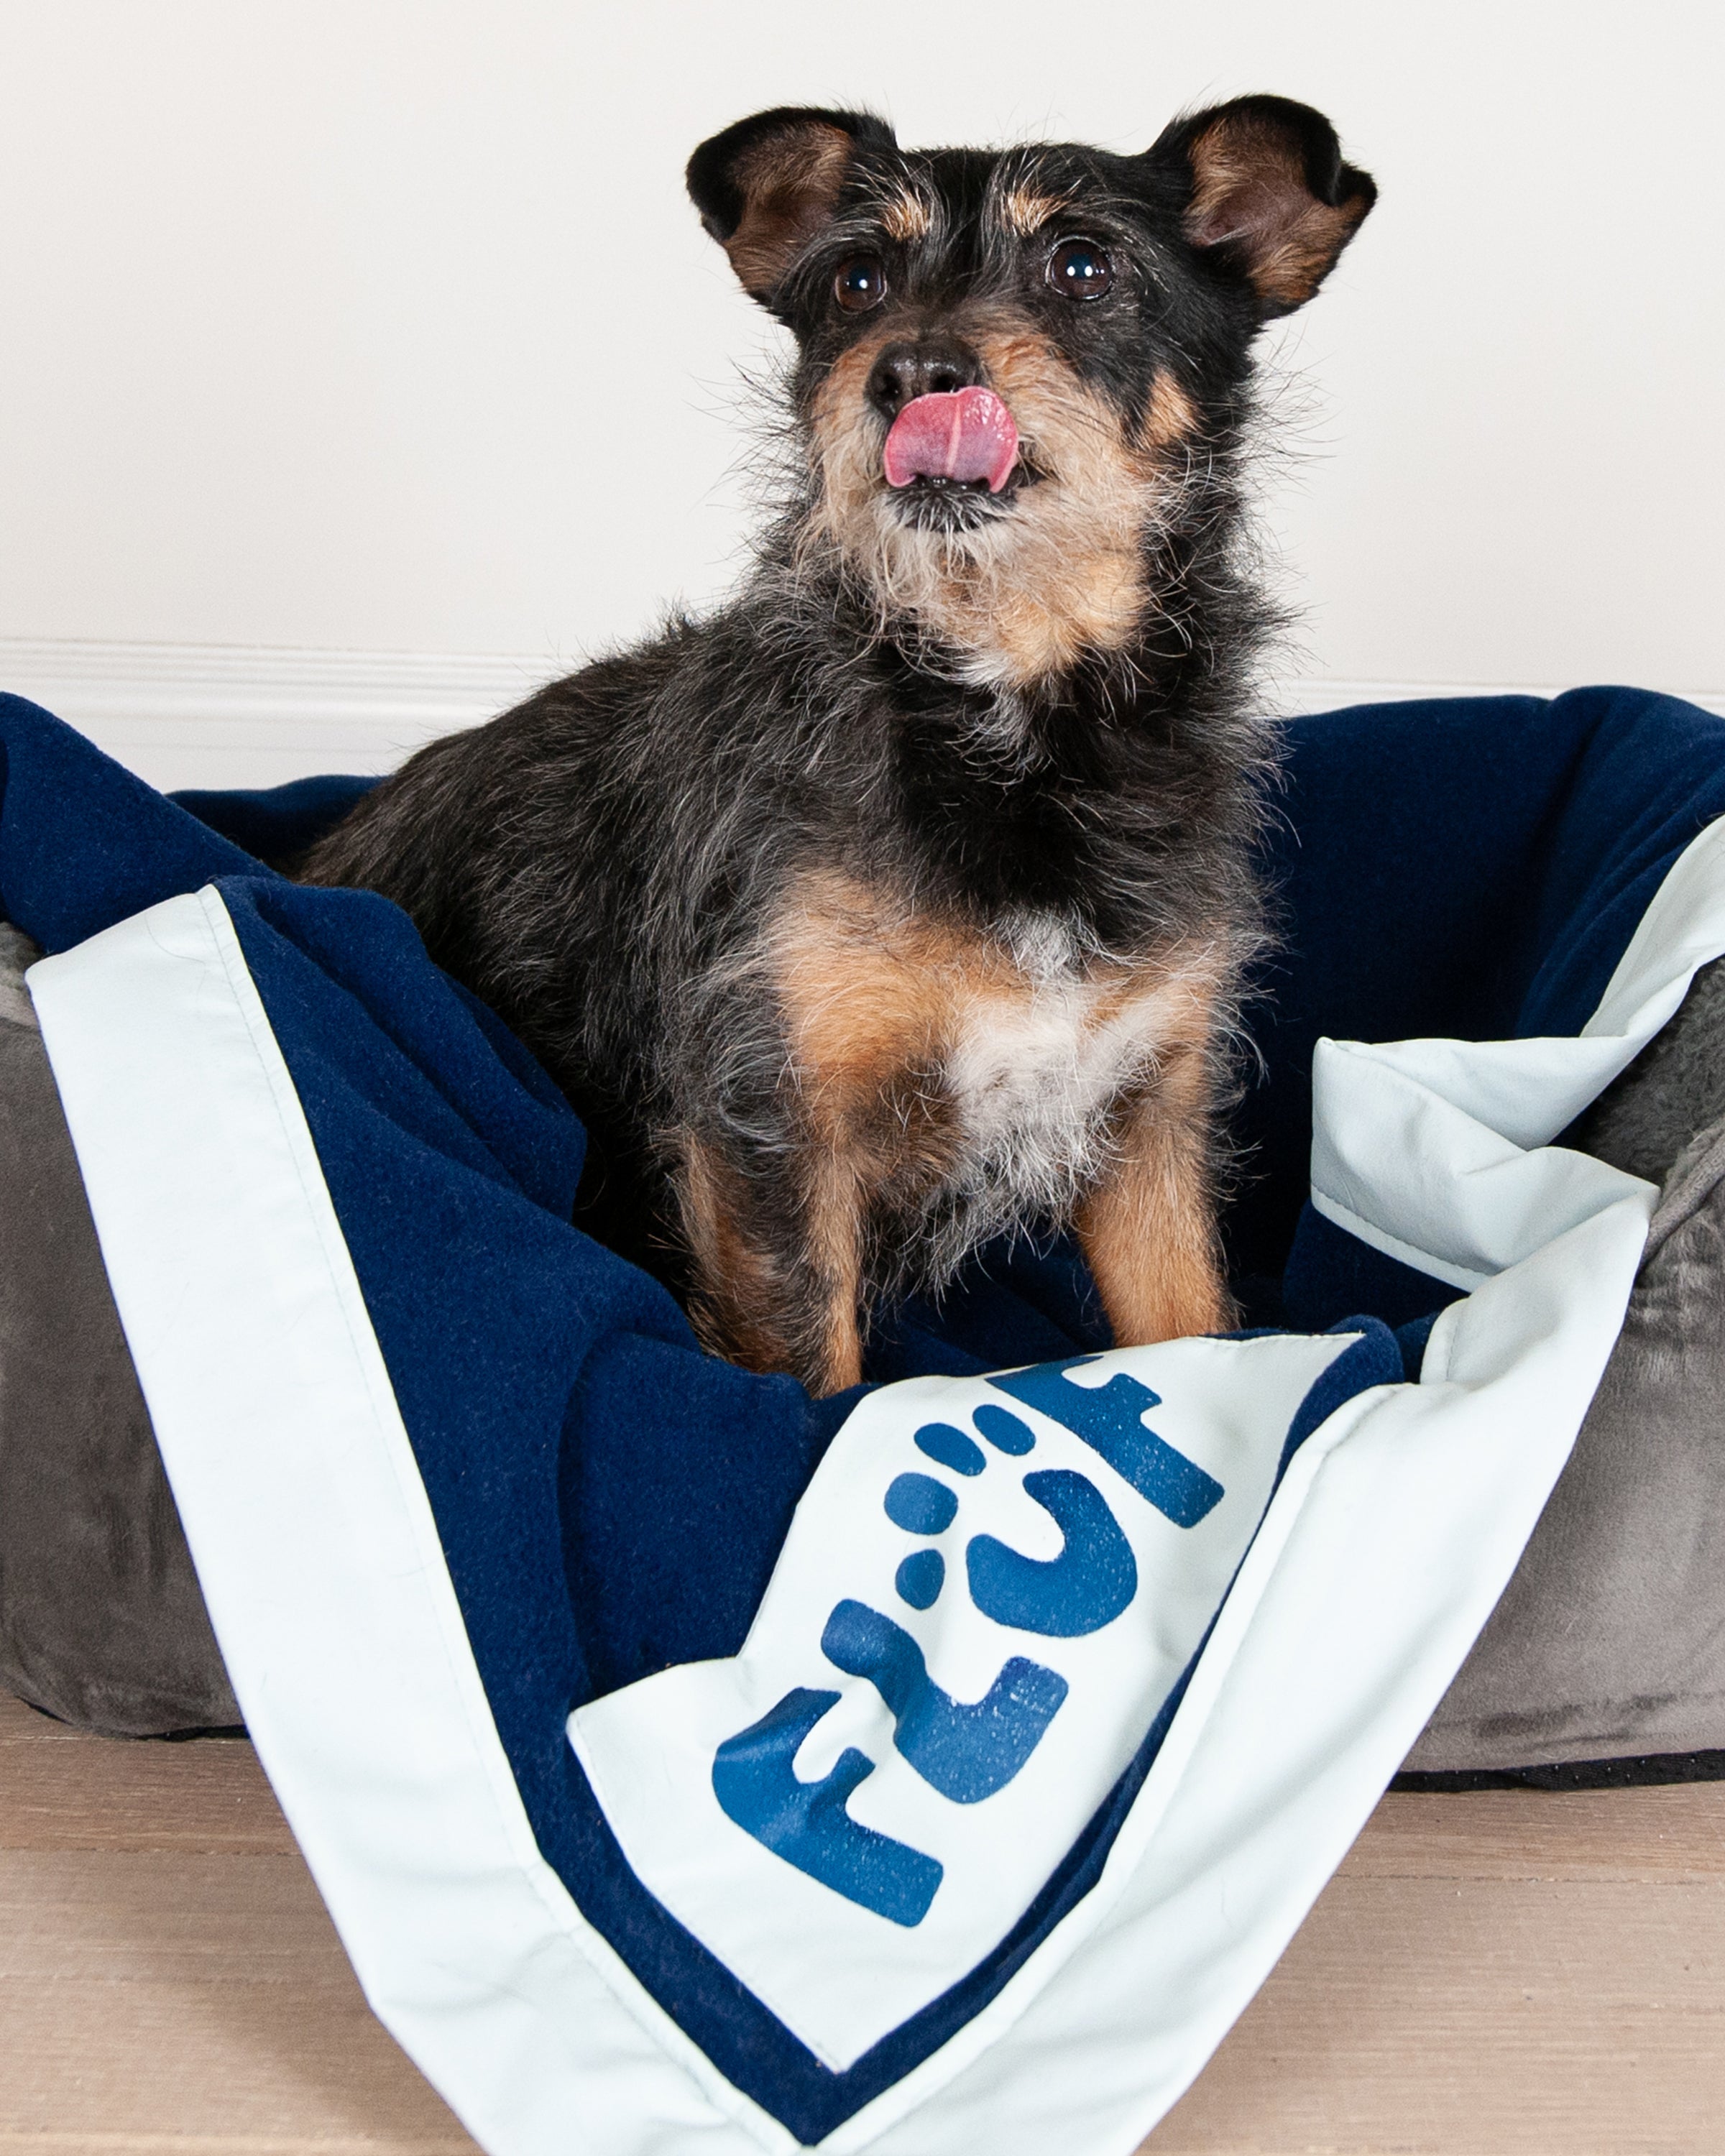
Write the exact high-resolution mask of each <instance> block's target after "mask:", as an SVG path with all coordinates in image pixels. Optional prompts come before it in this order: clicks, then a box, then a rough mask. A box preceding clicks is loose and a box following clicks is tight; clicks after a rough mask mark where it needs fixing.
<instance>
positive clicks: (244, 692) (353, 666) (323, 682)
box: [0, 637, 1725, 787]
mask: <svg viewBox="0 0 1725 2156" xmlns="http://www.w3.org/2000/svg"><path fill="white" fill-rule="evenodd" d="M577 663H578V661H575V660H570V659H568V658H567V657H564V658H562V659H559V658H558V657H557V656H554V655H544V656H538V657H535V656H530V655H528V654H521V653H516V654H511V653H490V652H485V653H464V654H441V653H434V652H421V651H309V650H299V649H284V648H280V647H275V646H265V645H240V644H126V643H118V642H115V643H105V642H95V641H89V642H85V641H81V640H74V639H52V638H28V637H0V691H8V692H10V693H11V694H13V695H15V696H28V697H29V698H30V699H31V701H33V702H34V703H38V704H41V705H43V706H45V708H46V709H48V710H49V711H53V712H54V713H55V714H56V715H57V716H59V717H60V718H63V719H64V720H65V721H66V722H67V723H68V724H69V725H70V726H76V727H77V728H78V729H79V731H80V732H81V733H85V734H87V735H89V737H90V739H91V740H92V741H94V742H96V743H97V744H98V745H99V746H100V747H102V748H104V749H105V750H106V752H108V754H109V755H110V756H111V757H116V759H117V760H118V761H119V762H121V763H124V764H126V765H127V766H128V767H130V768H131V770H133V771H135V772H136V773H138V774H139V776H140V777H141V778H146V779H147V780H149V782H150V783H151V785H154V786H161V787H176V786H274V785H278V784H280V783H281V782H282V781H283V780H284V779H289V778H302V777H304V776H305V775H306V774H308V773H312V772H320V771H356V772H382V771H389V770H392V769H393V767H395V766H396V765H397V764H398V763H399V762H401V760H402V758H403V757H405V756H407V755H408V754H410V753H411V752H412V751H413V750H414V749H416V748H418V747H420V746H421V744H422V743H424V742H428V741H430V740H433V739H434V737H436V736H438V735H439V734H445V733H449V732H452V731H454V729H455V728H457V727H459V726H473V725H476V724H477V723H478V722H479V721H480V720H482V719H487V718H491V717H493V716H495V714H496V713H498V712H499V711H506V710H507V709H508V708H509V706H511V704H516V703H519V702H520V701H521V698H522V697H523V696H529V695H531V692H532V691H533V690H535V689H536V688H538V687H539V686H540V685H542V683H544V682H546V681H548V680H552V679H554V678H555V677H556V676H557V675H559V674H562V673H566V672H567V671H568V670H569V669H570V667H571V665H574V664H577ZM1557 693H1558V689H1557V686H1555V685H1552V684H1549V683H1527V682H1521V683H1516V684H1513V685H1505V684H1502V683H1497V682H1489V683H1488V682H1455V681H1344V680H1316V679H1310V678H1308V679H1306V680H1297V681H1289V682H1284V683H1281V684H1278V685H1277V687H1276V691H1275V693H1274V696H1273V697H1272V698H1271V703H1272V706H1273V708H1275V709H1276V710H1279V711H1288V712H1298V711H1336V710H1340V709H1341V708H1342V707H1343V706H1345V705H1348V704H1368V703H1385V702H1399V701H1403V700H1404V699H1406V698H1409V697H1414V696H1507V695H1523V696H1555V695H1556V694H1557ZM1676 693H1678V694H1681V695H1686V696H1688V698H1689V701H1691V702H1692V703H1696V704H1700V705H1702V706H1703V707H1704V708H1705V709H1707V710H1708V711H1717V712H1718V713H1719V714H1720V715H1721V716H1725V690H1701V691H1698V692H1697V691H1696V690H1678V691H1676Z"/></svg>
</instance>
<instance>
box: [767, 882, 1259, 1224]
mask: <svg viewBox="0 0 1725 2156" xmlns="http://www.w3.org/2000/svg"><path fill="white" fill-rule="evenodd" d="M770 945H771V953H772V957H771V963H772V970H773V978H774V983H775V987H776V989H777V993H778V1000H779V1007H780V1012H781V1015H782V1019H783V1025H784V1029H785V1037H786V1047H787V1050H788V1060H789V1065H790V1069H791V1070H792V1073H793V1078H794V1082H795V1084H796V1086H797V1088H798V1093H799V1095H800V1096H801V1099H802V1101H803V1107H804V1111H805V1113H806V1114H807V1116H808V1118H809V1122H810V1123H811V1125H812V1126H813V1128H814V1132H815V1134H816V1135H817V1136H818V1137H819V1138H820V1139H821V1140H822V1141H823V1142H827V1143H829V1144H837V1145H839V1146H841V1147H847V1148H849V1147H860V1149H861V1150H862V1151H863V1152H865V1153H866V1154H867V1156H868V1158H869V1161H870V1167H871V1168H873V1169H874V1170H875V1172H876V1173H880V1172H882V1171H884V1173H885V1175H886V1179H887V1182H888V1185H889V1188H890V1189H891V1190H894V1191H896V1193H897V1194H898V1195H899V1196H900V1197H901V1200H902V1202H905V1203H906V1204H911V1205H913V1206H914V1205H916V1204H919V1203H923V1202H926V1200H927V1198H928V1197H929V1196H930V1195H931V1194H932V1193H936V1192H939V1193H944V1194H945V1195H946V1196H947V1197H948V1198H949V1199H956V1200H957V1201H958V1202H959V1203H960V1204H961V1206H962V1208H963V1210H964V1212H965V1214H966V1215H967V1219H966V1224H965V1226H964V1228H963V1231H962V1240H963V1241H964V1242H966V1243H968V1242H970V1241H972V1240H974V1239H975V1238H976V1236H978V1235H983V1234H987V1233H988V1232H990V1231H991V1230H992V1229H993V1228H994V1227H995V1226H998V1225H1000V1224H1005V1223H1007V1222H1009V1221H1011V1220H1017V1219H1022V1218H1023V1217H1024V1215H1025V1214H1026V1213H1027V1212H1029V1211H1034V1212H1036V1213H1040V1214H1043V1215H1045V1216H1047V1215H1054V1216H1056V1217H1058V1216H1060V1215H1062V1214H1067V1213H1070V1209H1071V1207H1072V1205H1073V1204H1074V1203H1075V1202H1076V1199H1078V1197H1079V1196H1080V1194H1081V1192H1082V1190H1083V1189H1084V1188H1085V1187H1086V1185H1087V1184H1088V1183H1091V1182H1092V1181H1093V1180H1094V1179H1095V1178H1096V1175H1097V1174H1098V1173H1099V1172H1100V1171H1101V1169H1102V1168H1103V1167H1104V1166H1105V1165H1106V1160H1107V1158H1108V1154H1109V1150H1110V1147H1111V1143H1112V1142H1113V1141H1114V1139H1115V1137H1116V1136H1117V1124H1118V1122H1119V1118H1120V1116H1121V1113H1122V1109H1123V1107H1124V1106H1126V1105H1127V1104H1129V1103H1131V1102H1132V1101H1136V1100H1137V1099H1139V1098H1141V1097H1142V1096H1144V1095H1146V1094H1147V1093H1148V1092H1150V1091H1153V1090H1154V1088H1155V1086H1157V1084H1158V1080H1159V1078H1160V1076H1161V1075H1162V1073H1163V1070H1164V1068H1165V1067H1166V1065H1168V1062H1169V1060H1170V1059H1172V1058H1176V1057H1178V1056H1179V1055H1182V1054H1183V1053H1184V1052H1187V1051H1188V1050H1190V1048H1191V1047H1192V1046H1193V1045H1194V1044H1197V1043H1199V1042H1201V1041H1202V1040H1203V1039H1204V1037H1205V1031H1206V1025H1207V1021H1208V1019H1209V1007H1210V1004H1211V1002H1212V999H1213V997H1214V990H1215V988H1216V985H1217V974H1218V972H1219V966H1218V957H1219V954H1217V953H1214V952H1209V951H1208V950H1206V949H1204V948H1203V947H1187V948H1183V949H1180V950H1178V951H1173V952H1163V953H1161V954H1159V955H1158V957H1155V958H1153V959H1146V960H1142V961H1138V962H1128V961H1124V960H1121V959H1118V958H1108V957H1096V956H1094V955H1091V954H1089V953H1086V952H1085V951H1083V950H1082V949H1081V947H1079V945H1078V943H1077V942H1076V939H1075V937H1073V936H1072V934H1071V933H1070V931H1069V930H1068V929H1067V928H1066V927H1065V926H1063V924H1062V923H1060V921H1057V920H1055V919H1054V918H1053V917H1051V916H1046V915H1037V914H1029V915H1021V916H1016V917H1014V918H1009V920H1007V921H1002V922H999V923H997V924H995V925H994V926H993V928H992V929H991V930H990V931H988V932H979V931H978V930H975V929H973V928H969V927H965V926H963V925H961V924H959V923H957V922H955V921H952V920H951V919H948V918H942V917H939V916H931V915H927V914H923V913H919V912H917V911H914V910H913V909H911V908H909V907H906V906H903V905H901V904H897V903H895V902H894V901H891V899H888V898H886V897H884V896H881V895H880V894H879V893H877V892H875V891H870V890H869V889H868V888H867V887H866V886H865V885H860V884H856V883H853V882H851V881H850V880H848V879H847V878H845V877H844V876H842V875H836V874H829V875H815V876H811V877H807V878H804V879H803V880H802V881H801V882H800V883H799V884H798V886H797V887H796V889H795V890H794V891H793V894H792V896H791V897H790V899H789V901H788V903H787V904H786V905H785V906H784V907H783V909H782V911H780V913H779V914H778V917H777V919H776V921H775V922H774V924H773V929H772V931H771V933H770ZM956 1232H958V1230H957V1223H956V1222H955V1233H956Z"/></svg>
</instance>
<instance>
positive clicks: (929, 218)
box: [880, 187, 934, 246]
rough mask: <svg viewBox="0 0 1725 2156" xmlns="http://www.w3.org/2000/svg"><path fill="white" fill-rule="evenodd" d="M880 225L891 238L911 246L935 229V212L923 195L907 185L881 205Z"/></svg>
mask: <svg viewBox="0 0 1725 2156" xmlns="http://www.w3.org/2000/svg"><path fill="white" fill-rule="evenodd" d="M880 226H881V229H882V230H883V231H884V232H885V233H886V236H887V238H888V239H896V240H897V241H898V242H899V243H900V244H901V246H909V245H910V244H911V242H912V241H913V240H918V239H927V237H928V235H929V234H930V233H931V232H932V231H933V229H934V213H933V211H932V209H931V208H929V206H928V204H927V203H926V202H925V201H924V200H923V198H922V196H921V195H919V194H916V193H914V192H913V191H912V190H911V189H910V188H909V187H906V188H905V189H903V190H902V191H901V193H897V194H894V195H891V196H890V197H889V198H888V199H887V200H886V202H885V203H882V204H881V206H880Z"/></svg>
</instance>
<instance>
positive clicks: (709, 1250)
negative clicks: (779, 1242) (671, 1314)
mask: <svg viewBox="0 0 1725 2156" xmlns="http://www.w3.org/2000/svg"><path fill="white" fill-rule="evenodd" d="M676 1150H677V1153H678V1173H676V1175H675V1178H674V1179H675V1188H676V1193H677V1202H678V1207H679V1209H680V1213H681V1214H682V1220H683V1232H684V1234H685V1236H686V1237H687V1238H688V1242H689V1249H690V1252H691V1255H692V1256H693V1258H694V1260H695V1269H696V1281H697V1282H698V1291H697V1293H696V1296H695V1298H694V1300H693V1302H692V1304H691V1310H690V1321H691V1323H692V1324H693V1326H694V1327H695V1332H696V1337H697V1338H698V1339H699V1340H700V1342H701V1345H702V1347H706V1348H707V1349H709V1350H710V1351H711V1353H714V1354H716V1355H724V1356H727V1357H728V1358H730V1359H731V1360H732V1362H737V1363H742V1366H743V1368H745V1369H749V1370H760V1371H768V1370H783V1369H785V1368H788V1366H789V1365H788V1340H787V1338H786V1334H785V1320H786V1317H787V1315H788V1312H787V1309H786V1290H787V1286H788V1283H787V1282H786V1281H785V1280H784V1278H783V1270H782V1269H781V1267H780V1266H779V1265H778V1264H777V1263H776V1261H775V1260H773V1257H772V1255H771V1254H770V1253H769V1252H768V1251H766V1250H762V1249H761V1248H760V1247H759V1245H757V1243H755V1242H753V1241H752V1240H751V1239H750V1236H749V1234H748V1229H747V1219H748V1210H749V1208H748V1193H747V1188H745V1186H744V1184H743V1181H742V1177H740V1176H739V1175H738V1174H737V1173H736V1171H735V1170H734V1169H733V1168H731V1167H730V1166H729V1164H728V1163H726V1161H725V1160H724V1159H723V1158H722V1157H721V1155H720V1154H719V1153H718V1152H716V1151H715V1150H714V1149H713V1148H712V1147H710V1146H707V1145H706V1144H703V1142H701V1140H700V1139H699V1138H698V1137H696V1136H695V1134H694V1133H693V1132H690V1131H685V1132H681V1133H680V1137H679V1139H678V1142H677V1147H676Z"/></svg>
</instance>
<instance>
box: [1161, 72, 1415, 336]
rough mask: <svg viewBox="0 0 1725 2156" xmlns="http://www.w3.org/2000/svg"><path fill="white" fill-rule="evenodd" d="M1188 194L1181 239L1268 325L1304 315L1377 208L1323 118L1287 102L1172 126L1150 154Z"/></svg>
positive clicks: (1246, 104) (1369, 187)
mask: <svg viewBox="0 0 1725 2156" xmlns="http://www.w3.org/2000/svg"><path fill="white" fill-rule="evenodd" d="M1148 157H1149V159H1150V161H1151V162H1153V163H1154V164H1157V165H1160V166H1164V167H1170V166H1171V167H1173V168H1174V170H1175V172H1176V173H1177V175H1178V177H1179V178H1180V180H1181V182H1182V183H1183V185H1184V186H1186V187H1188V189H1189V193H1188V194H1187V197H1186V205H1185V224H1186V237H1187V239H1189V241H1190V242H1191V244H1193V246H1194V247H1195V248H1196V249H1198V250H1199V253H1200V254H1203V255H1205V256H1206V257H1208V258H1209V259H1211V260H1212V261H1213V262H1214V263H1215V264H1218V265H1219V266H1220V267H1223V268H1225V269H1230V270H1232V271H1235V272H1237V273H1239V274H1240V275H1244V276H1245V279H1246V280H1247V281H1248V283H1249V284H1250V285H1251V288H1252V290H1253V291H1254V292H1255V294H1256V295H1257V300H1258V306H1259V311H1260V316H1262V318H1263V319H1264V320H1265V321H1270V320H1271V319H1272V318H1273V317H1274V316H1277V315H1288V314H1291V313H1292V312H1293V311H1294V309H1295V308H1296V307H1299V306H1303V305H1305V303H1306V302H1307V300H1309V299H1310V298H1311V297H1312V294H1313V293H1314V292H1315V291H1316V290H1317V288H1318V286H1319V285H1321V284H1322V282H1323V280H1324V279H1325V278H1326V277H1327V276H1328V275H1329V273H1330V271H1331V270H1332V269H1334V267H1335V266H1336V258H1337V256H1338V255H1339V254H1341V252H1342V250H1343V248H1344V247H1345V246H1346V245H1347V244H1348V241H1349V240H1350V239H1353V235H1354V234H1355V233H1356V232H1357V231H1358V229H1359V227H1360V224H1361V222H1362V221H1363V218H1364V217H1365V214H1366V213H1367V211H1368V210H1369V209H1370V208H1371V207H1372V204H1373V203H1374V202H1375V201H1376V200H1377V199H1378V187H1377V183H1376V182H1375V181H1374V180H1373V178H1372V176H1371V174H1370V173H1369V172H1361V171H1360V170H1359V169H1358V167H1356V166H1353V165H1350V164H1347V163H1345V162H1343V157H1342V146H1341V144H1340V143H1339V142H1338V141H1337V139H1336V131H1335V129H1334V128H1333V127H1332V126H1331V125H1330V123H1329V121H1327V120H1326V119H1325V118H1324V116H1323V115H1322V113H1321V112H1314V111H1313V110H1312V107H1311V106H1310V105H1296V104H1295V103H1294V102H1293V100H1291V98H1286V97H1237V98H1235V100H1234V101H1233V103H1232V104H1230V105H1214V106H1212V107H1211V108H1210V110H1209V111H1207V112H1199V113H1194V115H1192V117H1191V118H1190V119H1189V120H1177V121H1175V122H1174V123H1173V126H1170V127H1168V128H1167V129H1165V130H1164V131H1163V134H1162V136H1161V137H1160V139H1159V140H1158V141H1157V142H1156V144H1155V145H1154V146H1153V148H1152V149H1151V150H1150V151H1149V152H1148Z"/></svg>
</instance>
